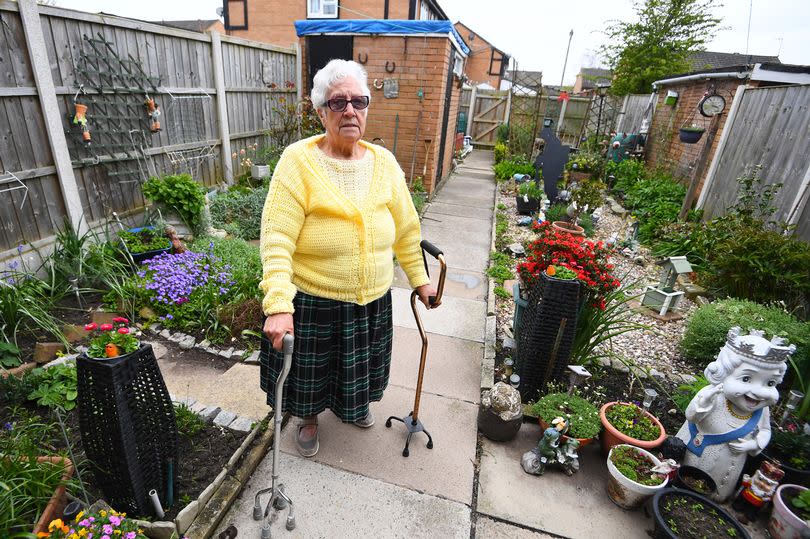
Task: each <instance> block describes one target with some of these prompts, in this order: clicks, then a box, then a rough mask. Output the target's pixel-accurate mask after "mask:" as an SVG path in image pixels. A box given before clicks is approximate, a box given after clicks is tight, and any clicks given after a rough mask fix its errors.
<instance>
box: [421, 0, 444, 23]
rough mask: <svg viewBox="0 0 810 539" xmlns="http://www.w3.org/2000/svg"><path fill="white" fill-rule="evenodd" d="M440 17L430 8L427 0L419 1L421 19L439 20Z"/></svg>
mask: <svg viewBox="0 0 810 539" xmlns="http://www.w3.org/2000/svg"><path fill="white" fill-rule="evenodd" d="M438 19H439V17H438V16H436V13H434V12H433V10H432V9H430V6H428V3H427V2H426V1H425V0H422V2H420V3H419V20H420V21H435V20H438Z"/></svg>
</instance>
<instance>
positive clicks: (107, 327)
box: [101, 324, 113, 331]
mask: <svg viewBox="0 0 810 539" xmlns="http://www.w3.org/2000/svg"><path fill="white" fill-rule="evenodd" d="M112 328H113V325H112V324H101V331H111V330H112Z"/></svg>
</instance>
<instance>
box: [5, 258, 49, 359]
mask: <svg viewBox="0 0 810 539" xmlns="http://www.w3.org/2000/svg"><path fill="white" fill-rule="evenodd" d="M7 267H8V268H9V269H8V270H6V271H2V272H0V338H2V340H4V341H6V342H10V343H14V344H16V343H17V338H18V336H19V335H20V334H21V333H29V332H44V333H45V334H47V335H48V336H50V337H54V338H57V339H59V340H60V341H62V342H65V340H64V339H65V338H64V336H63V335H62V332H61V330H60V324H59V321H58V320H57V319H56V317H54V315H53V314H51V312H52V308H53V305H54V298H53V297H52V296H51V294H50V293H49V291H50V287H49V286H48V284H46V283H45V282H44V281H41V280H39V279H37V278H36V277H33V276H32V275H31V274H29V273H26V272H23V271H19V262H18V261H16V260H15V261H12V262H11V263H10V264H9V265H8V266H7Z"/></svg>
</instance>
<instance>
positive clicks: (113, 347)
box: [84, 317, 141, 359]
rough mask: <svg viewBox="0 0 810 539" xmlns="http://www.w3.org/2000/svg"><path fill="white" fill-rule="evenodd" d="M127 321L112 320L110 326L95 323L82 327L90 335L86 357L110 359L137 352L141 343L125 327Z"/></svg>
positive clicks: (120, 319)
mask: <svg viewBox="0 0 810 539" xmlns="http://www.w3.org/2000/svg"><path fill="white" fill-rule="evenodd" d="M128 324H129V320H127V319H126V318H123V317H118V318H113V323H112V324H101V325H98V324H96V323H95V322H93V323H90V324H87V325H86V326H84V330H85V331H87V332H88V333H90V334H91V335H92V337H91V338H90V345H89V346H88V348H87V352H86V354H87V357H89V358H92V359H112V358H117V357H121V356H125V355H127V354H131V353H132V352H135V351H136V350H138V349H139V348H140V346H141V343H140V342H139V341H138V339H137V338H136V337H135V334H134V332H133V331H132V330H131V329H130V328H129V327H127V326H128Z"/></svg>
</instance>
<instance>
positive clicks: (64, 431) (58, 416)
mask: <svg viewBox="0 0 810 539" xmlns="http://www.w3.org/2000/svg"><path fill="white" fill-rule="evenodd" d="M54 411H56V420H57V421H58V422H59V426H60V427H61V428H62V437H63V438H64V439H65V445H66V446H67V448H68V453H69V454H70V461H71V462H73V463H74V469H75V470H76V479H78V480H79V488H80V489H81V491H82V496H84V502H85V503H86V504H87V507H90V500H89V499H88V497H87V491H86V490H85V488H84V481H82V473H81V472H80V471H79V465H78V464H77V461H76V457H75V456H74V455H73V446H72V445H70V440H68V435H67V429H65V422H64V420H63V419H62V413H61V412H60V411H59V408H58V407H57V408H54Z"/></svg>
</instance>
